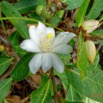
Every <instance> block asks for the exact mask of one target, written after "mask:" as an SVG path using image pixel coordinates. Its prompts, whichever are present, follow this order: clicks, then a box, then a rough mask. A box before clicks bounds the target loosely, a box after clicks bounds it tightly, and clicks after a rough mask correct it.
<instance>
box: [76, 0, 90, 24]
mask: <svg viewBox="0 0 103 103" xmlns="http://www.w3.org/2000/svg"><path fill="white" fill-rule="evenodd" d="M89 2H90V0H84V1H83V3H82V5H81V6H80V8H79V9H78V12H77V14H76V23H77V24H78V26H81V24H82V22H83V20H84V17H85V14H86V11H87V8H88V5H89Z"/></svg>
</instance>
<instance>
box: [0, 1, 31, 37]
mask: <svg viewBox="0 0 103 103" xmlns="http://www.w3.org/2000/svg"><path fill="white" fill-rule="evenodd" d="M1 7H2V12H3V13H4V14H5V16H7V17H22V16H21V14H20V13H19V12H18V11H17V10H16V8H15V7H14V6H13V5H12V4H10V3H8V2H6V1H3V2H2V3H1ZM10 22H11V23H12V24H13V25H14V26H15V27H16V29H17V31H18V32H19V34H20V36H22V37H23V38H24V39H26V38H29V35H28V34H29V33H28V28H27V25H26V23H25V22H24V21H23V20H18V19H12V20H10Z"/></svg>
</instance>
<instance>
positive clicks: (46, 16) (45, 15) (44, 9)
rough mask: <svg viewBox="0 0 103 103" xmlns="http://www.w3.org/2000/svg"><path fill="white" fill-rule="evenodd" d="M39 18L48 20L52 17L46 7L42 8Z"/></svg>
mask: <svg viewBox="0 0 103 103" xmlns="http://www.w3.org/2000/svg"><path fill="white" fill-rule="evenodd" d="M41 16H43V17H44V18H45V19H50V18H51V17H52V16H53V13H52V12H51V11H50V10H49V9H48V8H47V7H43V9H42V13H41Z"/></svg>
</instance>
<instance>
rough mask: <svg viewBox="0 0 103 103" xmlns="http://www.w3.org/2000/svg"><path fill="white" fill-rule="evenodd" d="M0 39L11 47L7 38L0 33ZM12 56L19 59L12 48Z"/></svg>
mask: <svg viewBox="0 0 103 103" xmlns="http://www.w3.org/2000/svg"><path fill="white" fill-rule="evenodd" d="M0 40H1V41H2V42H3V43H4V44H6V45H7V46H9V47H12V45H11V43H10V42H9V41H8V40H6V39H5V38H3V37H2V36H1V35H0ZM12 56H14V57H15V58H16V60H17V61H19V60H20V57H19V56H18V55H17V54H16V52H15V51H14V50H13V49H12Z"/></svg>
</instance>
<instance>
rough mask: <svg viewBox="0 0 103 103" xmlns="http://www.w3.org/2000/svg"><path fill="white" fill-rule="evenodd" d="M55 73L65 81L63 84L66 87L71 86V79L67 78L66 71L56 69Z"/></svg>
mask: <svg viewBox="0 0 103 103" xmlns="http://www.w3.org/2000/svg"><path fill="white" fill-rule="evenodd" d="M55 75H57V76H58V77H59V78H60V79H61V81H62V83H63V86H64V87H65V88H66V89H68V87H69V81H68V78H67V75H66V71H65V72H63V73H58V72H57V71H55Z"/></svg>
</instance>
